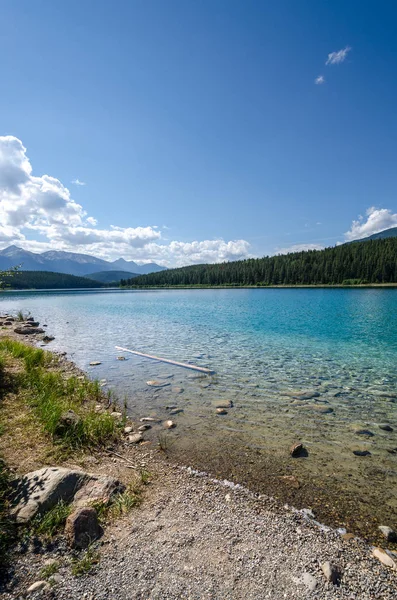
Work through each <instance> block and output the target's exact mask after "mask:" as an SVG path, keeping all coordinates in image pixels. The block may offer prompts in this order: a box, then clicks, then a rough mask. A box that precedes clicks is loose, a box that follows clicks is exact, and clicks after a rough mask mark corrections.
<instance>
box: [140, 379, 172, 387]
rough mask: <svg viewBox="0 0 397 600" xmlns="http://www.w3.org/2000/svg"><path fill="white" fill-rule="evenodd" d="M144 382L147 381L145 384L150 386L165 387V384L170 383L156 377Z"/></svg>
mask: <svg viewBox="0 0 397 600" xmlns="http://www.w3.org/2000/svg"><path fill="white" fill-rule="evenodd" d="M146 383H147V385H150V386H151V387H156V388H162V387H165V386H167V385H170V384H169V383H168V382H167V381H158V380H156V379H153V380H151V381H147V382H146Z"/></svg>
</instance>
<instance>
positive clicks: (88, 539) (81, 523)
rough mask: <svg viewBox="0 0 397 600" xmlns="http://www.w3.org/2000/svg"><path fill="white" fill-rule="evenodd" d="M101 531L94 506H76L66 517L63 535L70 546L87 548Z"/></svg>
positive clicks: (99, 535)
mask: <svg viewBox="0 0 397 600" xmlns="http://www.w3.org/2000/svg"><path fill="white" fill-rule="evenodd" d="M102 533H103V530H102V527H101V526H100V525H99V521H98V515H97V512H96V510H95V508H92V507H89V506H86V507H82V508H76V510H75V511H73V512H72V514H70V515H69V516H68V518H67V519H66V524H65V536H66V539H67V541H68V544H69V546H70V547H71V548H79V549H80V548H88V546H89V545H90V544H92V542H94V541H95V540H97V539H98V538H99V537H101V535H102Z"/></svg>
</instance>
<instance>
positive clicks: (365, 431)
mask: <svg viewBox="0 0 397 600" xmlns="http://www.w3.org/2000/svg"><path fill="white" fill-rule="evenodd" d="M354 433H355V434H356V435H366V436H368V437H373V436H374V435H375V434H374V433H372V431H369V429H356V430H355V432H354Z"/></svg>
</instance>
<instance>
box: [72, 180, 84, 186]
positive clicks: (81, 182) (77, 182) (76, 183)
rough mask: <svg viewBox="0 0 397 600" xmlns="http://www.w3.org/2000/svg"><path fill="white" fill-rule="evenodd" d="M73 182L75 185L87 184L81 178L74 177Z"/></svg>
mask: <svg viewBox="0 0 397 600" xmlns="http://www.w3.org/2000/svg"><path fill="white" fill-rule="evenodd" d="M72 183H73V184H74V185H87V184H86V183H85V182H84V181H80V179H73V180H72Z"/></svg>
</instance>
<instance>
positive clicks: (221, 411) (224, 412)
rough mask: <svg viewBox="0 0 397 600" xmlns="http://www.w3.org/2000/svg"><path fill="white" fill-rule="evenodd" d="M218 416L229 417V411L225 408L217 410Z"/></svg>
mask: <svg viewBox="0 0 397 600" xmlns="http://www.w3.org/2000/svg"><path fill="white" fill-rule="evenodd" d="M216 414H217V415H227V410H226V409H224V408H217V409H216Z"/></svg>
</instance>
